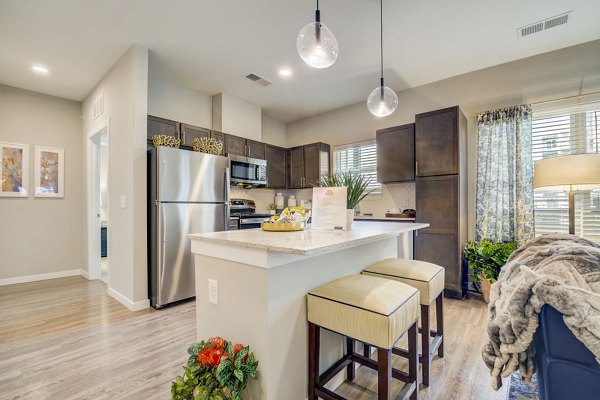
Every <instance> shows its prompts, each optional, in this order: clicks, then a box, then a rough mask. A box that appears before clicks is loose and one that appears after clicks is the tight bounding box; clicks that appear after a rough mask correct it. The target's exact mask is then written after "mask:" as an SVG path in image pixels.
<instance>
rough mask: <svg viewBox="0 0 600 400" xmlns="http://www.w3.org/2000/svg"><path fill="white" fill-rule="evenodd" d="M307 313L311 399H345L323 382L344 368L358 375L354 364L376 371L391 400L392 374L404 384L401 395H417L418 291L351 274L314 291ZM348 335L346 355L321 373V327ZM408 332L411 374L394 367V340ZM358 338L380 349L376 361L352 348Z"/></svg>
mask: <svg viewBox="0 0 600 400" xmlns="http://www.w3.org/2000/svg"><path fill="white" fill-rule="evenodd" d="M307 309H308V310H307V311H308V333H309V348H308V377H309V378H308V380H309V384H308V391H309V393H308V398H309V399H310V400H316V399H318V398H319V397H320V398H323V399H326V400H339V399H343V397H341V396H340V395H338V394H336V393H334V392H332V391H331V390H328V389H326V388H325V387H324V385H325V384H326V383H327V382H328V381H329V380H331V379H332V378H333V377H334V376H335V375H336V374H338V373H339V372H340V371H342V370H343V369H344V368H346V371H347V375H348V379H349V380H353V379H354V362H357V363H359V364H362V365H365V366H367V367H369V368H371V369H374V370H377V371H378V399H380V400H383V399H385V400H388V399H390V395H391V388H392V383H391V378H392V376H393V377H394V378H396V379H400V380H402V381H404V382H405V385H404V387H403V388H402V391H401V394H400V396H399V397H398V398H406V397H409V396H410V398H411V399H416V398H417V391H418V372H417V371H418V342H417V319H418V317H419V292H418V290H417V289H415V288H413V287H411V286H408V285H405V284H403V283H401V282H395V281H392V280H389V279H383V278H378V277H373V276H367V275H350V276H346V277H343V278H339V279H336V280H334V281H332V282H329V283H326V284H325V285H322V286H320V287H318V288H316V289H313V290H311V291H310V292H309V293H308V296H307ZM321 328H324V329H327V330H330V331H333V332H336V333H339V334H341V335H344V336H346V354H345V355H344V357H342V358H341V359H340V360H339V361H337V362H336V363H335V364H334V365H333V366H331V367H330V368H329V369H328V370H327V371H325V372H324V373H323V374H321V375H319V350H320V329H321ZM406 332H408V351H407V356H408V358H409V368H408V373H404V372H402V371H399V370H397V369H393V368H392V349H393V347H394V343H396V341H397V340H398V339H399V338H400V337H401V336H402V335H404V334H405V333H406ZM355 340H359V341H361V342H364V343H368V344H369V345H371V346H375V347H376V348H377V357H378V359H377V361H374V360H371V359H370V358H368V357H364V356H363V355H360V354H358V353H355V352H354V344H355Z"/></svg>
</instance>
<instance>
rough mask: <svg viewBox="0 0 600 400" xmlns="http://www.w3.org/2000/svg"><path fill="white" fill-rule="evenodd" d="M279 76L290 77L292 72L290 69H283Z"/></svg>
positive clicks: (280, 70) (280, 69)
mask: <svg viewBox="0 0 600 400" xmlns="http://www.w3.org/2000/svg"><path fill="white" fill-rule="evenodd" d="M279 75H281V76H290V75H292V70H291V69H289V68H288V67H281V68H279Z"/></svg>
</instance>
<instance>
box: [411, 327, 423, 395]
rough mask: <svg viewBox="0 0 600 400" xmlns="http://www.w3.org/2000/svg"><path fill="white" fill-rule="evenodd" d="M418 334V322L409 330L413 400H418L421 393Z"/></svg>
mask: <svg viewBox="0 0 600 400" xmlns="http://www.w3.org/2000/svg"><path fill="white" fill-rule="evenodd" d="M417 333H418V330H417V322H415V323H414V324H413V326H411V327H410V328H409V329H408V381H409V382H414V383H415V390H414V392H413V393H412V394H411V395H410V399H411V400H417V395H418V392H419V342H418V339H417ZM423 370H424V369H423Z"/></svg>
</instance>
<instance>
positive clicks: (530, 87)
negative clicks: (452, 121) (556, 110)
mask: <svg viewBox="0 0 600 400" xmlns="http://www.w3.org/2000/svg"><path fill="white" fill-rule="evenodd" d="M598 54H600V40H598V41H594V42H589V43H585V44H581V45H578V46H573V47H569V48H566V49H562V50H559V51H554V52H551V53H546V54H542V55H538V56H535V57H530V58H526V59H522V60H518V61H514V62H510V63H507V64H502V65H498V66H495V67H491V68H486V69H483V70H479V71H475V72H471V73H467V74H464V75H460V76H456V77H453V78H449V79H445V80H442V81H439V82H435V83H431V84H428V85H424V86H420V87H417V88H413V89H410V90H405V91H402V92H399V93H398V103H399V104H398V109H397V110H396V112H395V113H394V114H392V115H391V116H389V117H386V118H376V117H374V116H373V115H371V114H370V113H369V111H368V110H367V106H366V95H365V101H364V102H361V103H358V104H354V105H351V106H348V107H344V108H341V109H337V110H333V111H330V112H327V113H324V114H320V115H316V116H313V117H310V118H306V119H302V120H299V121H296V122H292V123H290V124H288V127H287V144H288V146H296V145H300V144H305V143H311V142H317V141H323V142H326V143H329V144H331V145H332V146H334V145H338V144H345V143H352V142H358V141H363V140H368V139H373V138H374V137H375V131H376V130H377V129H381V128H387V127H391V126H396V125H402V124H407V123H411V122H414V115H415V114H418V113H422V112H426V111H431V110H436V109H440V108H444V107H450V106H454V105H459V106H460V107H461V108H462V110H463V112H464V113H465V115H466V116H467V117H468V119H469V129H468V131H469V132H468V143H469V144H468V154H467V155H468V192H469V199H468V203H469V204H468V205H469V209H468V214H469V238H472V237H474V228H475V221H474V218H475V212H474V210H475V186H474V182H475V175H476V174H475V167H476V134H477V133H476V130H477V122H476V118H475V117H474V115H473V114H474V113H476V112H481V111H486V110H493V109H497V108H501V107H506V106H511V105H517V104H524V103H531V102H536V101H542V100H548V99H555V98H559V97H563V96H570V95H576V94H578V93H579V90H580V85H581V90H582V93H589V92H594V91H598V90H600V57H598ZM407 62H410V60H407ZM413 192H414V191H413ZM413 196H414V194H413ZM413 198H414V197H413ZM396 201H397V200H396ZM413 201H414V200H413ZM364 203H366V202H364ZM413 204H414V203H413ZM371 206H373V205H371ZM391 207H392V205H388V204H383V205H382V206H379V208H380V209H385V208H391ZM367 208H368V206H367V205H363V204H361V210H366V209H367ZM398 208H400V207H398ZM417 212H419V210H417Z"/></svg>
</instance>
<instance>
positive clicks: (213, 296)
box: [208, 279, 219, 304]
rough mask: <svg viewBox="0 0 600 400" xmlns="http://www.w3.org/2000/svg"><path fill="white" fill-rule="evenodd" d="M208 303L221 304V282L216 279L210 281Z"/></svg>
mask: <svg viewBox="0 0 600 400" xmlns="http://www.w3.org/2000/svg"><path fill="white" fill-rule="evenodd" d="M208 301H209V302H210V303H213V304H219V282H218V281H216V280H214V279H209V280H208Z"/></svg>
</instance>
